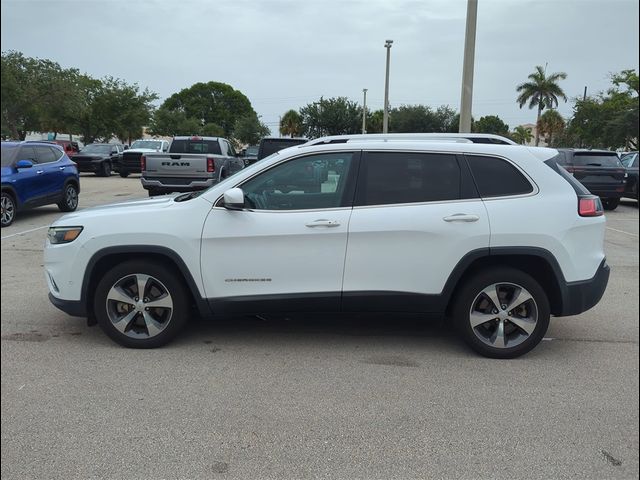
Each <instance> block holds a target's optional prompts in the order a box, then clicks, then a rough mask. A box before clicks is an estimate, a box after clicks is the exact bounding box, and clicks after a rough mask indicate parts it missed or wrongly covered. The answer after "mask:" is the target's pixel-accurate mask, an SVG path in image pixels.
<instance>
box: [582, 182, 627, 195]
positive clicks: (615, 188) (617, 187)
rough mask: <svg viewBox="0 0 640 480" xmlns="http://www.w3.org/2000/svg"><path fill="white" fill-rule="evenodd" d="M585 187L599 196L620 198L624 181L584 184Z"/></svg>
mask: <svg viewBox="0 0 640 480" xmlns="http://www.w3.org/2000/svg"><path fill="white" fill-rule="evenodd" d="M584 186H585V187H587V189H588V190H589V191H590V192H591V193H592V194H594V195H597V196H598V197H600V198H620V197H621V196H622V194H623V193H624V188H625V183H624V181H621V182H620V183H618V184H606V185H602V184H600V185H598V184H588V183H585V184H584Z"/></svg>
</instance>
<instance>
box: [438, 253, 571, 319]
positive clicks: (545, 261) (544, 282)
mask: <svg viewBox="0 0 640 480" xmlns="http://www.w3.org/2000/svg"><path fill="white" fill-rule="evenodd" d="M496 266H506V267H511V268H515V269H518V270H521V271H523V272H525V273H527V274H528V275H531V276H532V277H533V278H534V279H535V280H536V281H537V282H538V283H539V284H540V286H541V287H542V289H543V290H544V291H545V293H546V294H547V297H548V299H549V305H550V307H551V313H552V314H553V315H560V314H561V313H562V312H563V311H564V310H565V305H566V303H567V300H566V297H567V292H566V290H567V284H566V281H565V278H564V274H563V273H562V269H561V268H560V265H559V264H558V261H557V260H556V259H555V257H554V256H553V254H552V253H551V252H549V251H548V250H545V249H543V248H537V247H494V248H486V249H480V250H475V251H473V252H470V253H469V254H467V255H466V256H465V257H463V258H462V260H460V262H459V263H458V265H456V267H455V268H454V270H453V272H452V273H451V275H450V276H449V279H448V280H447V283H446V284H445V288H444V289H443V297H444V301H445V302H446V303H445V304H446V307H445V311H446V313H447V315H450V314H451V311H452V307H453V304H454V302H455V300H456V292H457V290H458V287H459V286H460V285H461V284H462V283H463V282H465V281H466V279H468V278H469V277H471V276H472V275H474V274H475V273H477V272H478V271H481V270H482V269H484V268H493V267H496Z"/></svg>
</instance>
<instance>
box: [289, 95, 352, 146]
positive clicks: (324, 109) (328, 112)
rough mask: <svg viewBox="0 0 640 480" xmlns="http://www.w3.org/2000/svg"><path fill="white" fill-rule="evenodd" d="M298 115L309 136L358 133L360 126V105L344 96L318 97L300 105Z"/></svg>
mask: <svg viewBox="0 0 640 480" xmlns="http://www.w3.org/2000/svg"><path fill="white" fill-rule="evenodd" d="M300 116H301V117H302V124H303V126H304V132H303V133H304V134H305V135H306V136H307V137H309V138H318V137H322V136H324V135H347V134H351V133H359V132H360V130H361V128H362V107H360V106H359V105H358V104H357V103H356V102H352V101H351V100H349V99H347V98H346V97H336V98H329V99H326V100H325V99H323V98H320V100H319V101H317V102H313V103H309V104H308V105H306V106H304V107H302V108H301V109H300Z"/></svg>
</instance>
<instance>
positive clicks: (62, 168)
mask: <svg viewBox="0 0 640 480" xmlns="http://www.w3.org/2000/svg"><path fill="white" fill-rule="evenodd" d="M58 168H59V169H60V170H64V169H65V168H67V167H58Z"/></svg>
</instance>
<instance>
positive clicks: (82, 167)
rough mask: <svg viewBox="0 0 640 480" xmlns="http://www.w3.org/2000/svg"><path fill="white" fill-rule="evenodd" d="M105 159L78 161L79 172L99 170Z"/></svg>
mask: <svg viewBox="0 0 640 480" xmlns="http://www.w3.org/2000/svg"><path fill="white" fill-rule="evenodd" d="M102 162H104V160H92V161H90V162H82V163H76V165H77V168H78V171H79V172H97V171H98V170H99V169H100V166H101V165H102Z"/></svg>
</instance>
